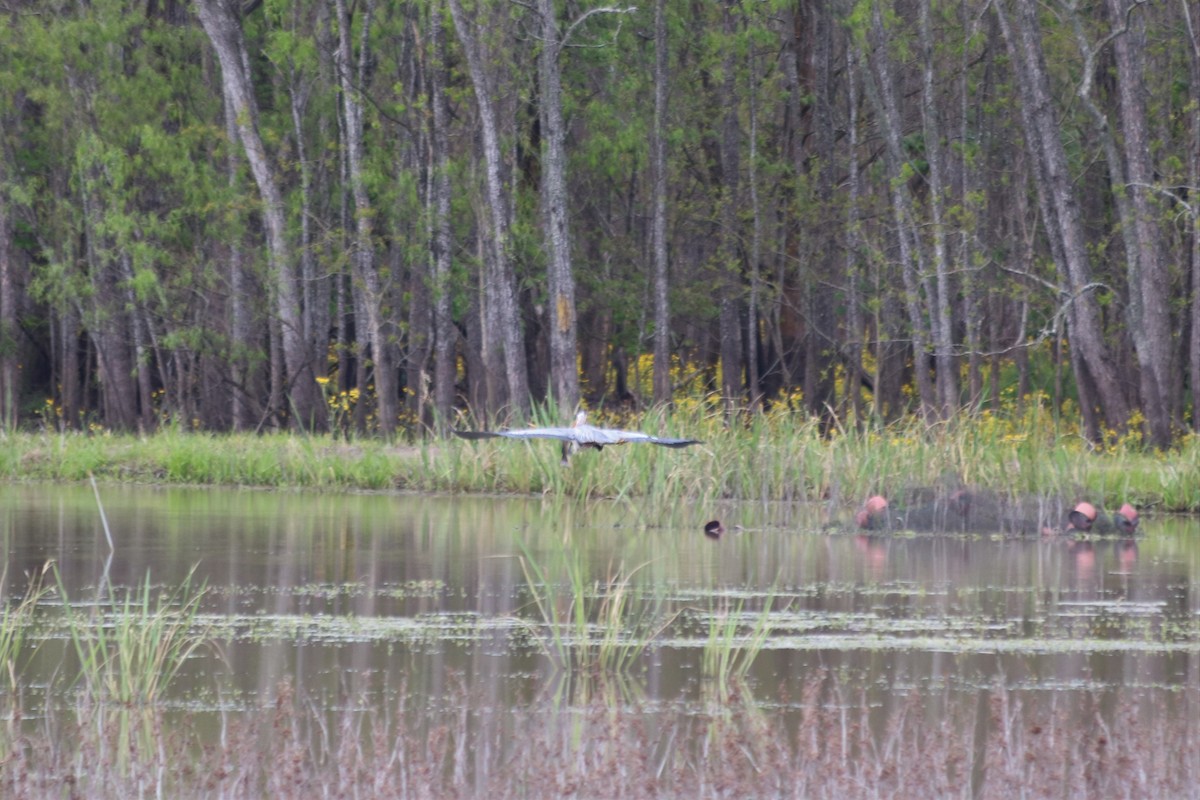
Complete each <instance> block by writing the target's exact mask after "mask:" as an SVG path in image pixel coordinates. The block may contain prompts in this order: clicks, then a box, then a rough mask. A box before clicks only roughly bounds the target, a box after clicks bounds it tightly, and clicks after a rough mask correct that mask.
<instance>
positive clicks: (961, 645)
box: [0, 485, 1200, 716]
mask: <svg viewBox="0 0 1200 800" xmlns="http://www.w3.org/2000/svg"><path fill="white" fill-rule="evenodd" d="M100 496H101V498H102V500H103V506H104V511H105V512H106V516H107V520H108V524H109V526H110V529H111V531H112V535H113V538H114V540H115V552H114V553H113V554H112V557H111V560H109V548H108V544H107V541H106V537H105V534H104V528H103V524H102V522H101V518H100V514H99V513H98V510H97V503H96V498H95V497H94V495H93V493H92V489H91V487H88V486H83V487H79V486H59V485H54V486H48V485H16V486H0V551H2V552H3V553H4V557H5V561H6V564H7V569H6V571H5V573H4V587H3V588H4V593H5V595H6V597H8V598H15V597H19V596H20V594H21V592H22V591H23V589H24V579H23V577H22V576H23V575H24V574H25V573H32V572H34V571H36V570H38V569H39V568H40V567H41V566H42V565H43V564H44V563H45V562H47V561H48V560H53V561H55V562H56V563H57V565H58V567H59V569H60V570H61V574H62V576H63V581H64V585H65V588H66V590H67V592H68V594H69V595H70V596H71V598H72V600H86V599H88V598H90V597H92V596H94V594H95V592H96V590H97V587H98V586H99V585H100V583H101V580H102V576H103V574H104V570H105V569H106V565H107V569H108V575H109V579H110V580H111V582H112V583H113V584H114V585H116V586H128V587H136V586H138V585H140V584H141V582H142V581H144V580H145V578H146V575H147V574H149V575H150V576H151V580H152V581H153V582H154V583H155V584H160V585H163V586H166V587H170V586H173V585H177V584H178V583H179V582H181V581H183V580H184V579H185V578H186V577H187V576H188V574H189V573H190V572H192V571H193V570H194V578H193V580H194V581H202V582H203V583H204V584H205V585H206V586H207V593H206V595H205V601H204V611H205V615H206V619H207V620H209V621H212V622H213V623H214V624H216V625H217V626H218V629H219V630H220V631H221V648H220V654H215V653H213V654H203V655H200V656H197V657H195V658H193V660H192V661H191V662H190V663H189V665H188V667H187V670H186V672H185V674H184V676H183V678H182V680H180V681H177V682H176V683H175V684H174V685H173V689H172V698H171V702H172V703H174V704H176V707H178V708H181V709H187V710H189V711H192V712H199V713H201V714H203V713H208V712H210V711H212V712H218V711H219V712H221V713H223V714H228V713H238V712H239V711H252V710H254V709H256V708H258V707H260V703H261V702H262V698H264V697H269V696H271V695H272V694H273V693H274V692H275V691H276V690H277V687H278V686H279V685H280V684H281V682H283V681H288V682H290V683H291V684H292V685H294V686H295V687H298V688H299V689H300V690H302V691H303V692H304V694H305V696H306V697H307V698H309V701H310V702H312V703H314V704H316V705H318V706H321V707H324V708H328V709H336V708H337V707H338V705H339V704H341V703H348V702H361V701H362V698H363V697H367V698H379V699H380V700H386V699H387V698H388V697H390V696H394V695H396V694H397V693H399V692H401V691H402V689H403V691H404V693H405V694H406V696H412V697H416V698H418V699H419V701H420V702H423V703H426V704H428V705H429V706H436V705H438V704H441V703H448V702H452V698H454V697H463V696H468V697H472V698H485V699H486V703H487V704H488V706H489V707H490V708H492V709H504V708H512V709H517V708H521V707H523V706H525V705H528V704H530V703H534V702H538V701H542V700H545V699H546V697H547V695H548V694H551V693H553V692H555V691H558V689H557V688H556V687H558V686H559V681H558V679H557V676H558V671H556V669H555V667H554V664H553V663H552V660H551V659H550V658H548V657H547V656H546V655H545V653H544V652H543V651H542V650H541V649H539V648H538V647H537V646H536V643H535V642H534V639H535V637H536V636H537V635H539V634H538V631H539V630H540V631H541V632H542V634H544V633H545V631H544V628H539V627H538V626H539V624H540V623H541V622H542V617H541V616H539V613H538V610H537V607H536V606H535V604H534V603H533V602H532V595H531V593H530V591H529V586H528V578H527V575H528V572H527V570H526V569H523V566H522V558H527V559H532V560H533V561H534V562H537V564H538V565H539V566H540V567H541V568H542V569H544V571H545V573H546V576H547V580H548V582H549V583H550V584H551V590H552V591H554V592H555V593H557V594H558V595H559V602H560V603H561V604H563V606H564V607H565V605H566V604H567V603H568V602H569V597H570V589H569V586H568V581H567V577H566V570H565V568H564V567H563V566H562V565H563V564H564V562H565V560H566V556H565V555H564V554H565V553H570V554H572V555H571V557H573V558H577V559H578V563H581V564H583V565H584V568H585V571H586V572H587V574H588V575H589V576H590V578H591V580H592V581H598V582H600V585H601V586H603V585H604V582H605V581H606V579H607V578H609V577H611V576H612V575H614V574H616V573H617V571H618V570H620V571H621V572H620V574H622V575H625V576H627V577H628V581H629V589H630V593H631V597H632V601H631V605H630V607H629V609H630V613H631V614H636V615H641V616H640V618H642V619H652V620H661V621H664V624H662V625H658V624H652V625H651V626H650V627H651V628H653V629H654V633H653V636H654V638H653V641H652V642H651V645H650V646H649V647H648V648H647V649H646V650H645V652H643V653H642V654H641V655H639V657H638V659H637V662H636V663H635V665H634V667H633V668H632V669H631V670H630V671H629V676H628V683H629V684H630V685H631V686H632V687H633V689H632V691H633V693H635V694H636V695H637V696H638V698H639V701H640V702H643V703H646V704H648V705H650V706H653V705H655V704H661V705H663V706H670V707H672V708H675V709H678V708H688V707H691V706H693V705H696V706H697V707H698V704H699V698H701V697H702V696H703V695H704V684H705V681H704V680H702V679H701V667H700V662H701V654H702V651H703V647H704V643H705V641H706V640H707V639H708V636H709V632H710V630H711V629H710V627H709V624H710V622H711V620H713V619H719V618H720V615H721V614H723V613H732V614H741V615H742V616H744V617H745V618H746V627H747V628H748V627H750V626H753V625H754V624H755V623H756V621H758V620H760V619H762V615H763V613H764V609H769V610H770V611H769V613H768V614H767V617H766V618H767V620H768V622H769V630H770V635H769V638H768V639H767V641H766V643H765V646H764V648H763V650H762V651H761V653H759V655H758V656H757V658H756V659H755V661H754V663H753V668H752V669H751V670H750V673H749V676H748V677H749V682H748V685H749V687H750V689H751V691H752V692H753V694H754V698H755V700H756V701H757V702H758V703H760V704H761V705H762V706H763V708H765V709H767V710H768V712H770V713H778V714H781V715H785V716H786V714H787V713H788V712H789V708H790V707H791V706H792V704H793V703H796V702H799V700H798V698H800V697H801V695H802V694H803V693H804V685H805V680H806V678H807V676H811V675H813V674H815V673H817V672H818V671H820V670H822V669H823V670H827V671H828V674H831V675H834V676H836V679H837V681H838V682H839V685H840V686H841V687H843V688H846V689H849V690H851V691H853V692H856V693H859V694H860V695H862V696H864V697H868V698H870V702H871V703H872V704H874V705H875V706H876V707H878V708H881V709H883V710H884V712H885V713H886V709H887V708H888V707H889V706H890V704H892V703H894V702H896V701H897V700H898V699H899V698H902V697H905V696H910V695H911V693H912V692H913V691H914V690H916V691H918V692H929V693H930V694H931V695H932V694H934V693H938V694H940V696H946V694H947V693H949V695H951V696H953V695H955V694H958V693H961V694H962V695H963V696H970V695H971V694H972V693H975V692H977V691H979V690H980V689H982V688H987V687H993V686H996V685H1003V686H1005V687H1007V688H1008V689H1011V690H1013V691H1017V692H1021V693H1023V695H1024V696H1025V697H1026V698H1027V702H1029V703H1034V704H1036V703H1038V702H1042V701H1043V700H1049V699H1050V698H1054V699H1057V698H1061V697H1062V696H1064V695H1068V696H1069V695H1070V694H1071V693H1072V692H1077V691H1081V690H1095V689H1098V690H1100V691H1102V692H1105V693H1109V694H1111V695H1112V696H1113V697H1114V698H1117V699H1122V698H1124V699H1136V698H1138V697H1141V696H1146V695H1150V694H1155V693H1158V694H1163V693H1166V694H1167V695H1168V696H1169V695H1170V694H1172V693H1178V692H1180V690H1188V691H1186V692H1185V693H1187V694H1190V693H1192V692H1193V691H1194V690H1196V689H1197V688H1198V687H1200V591H1198V589H1200V545H1198V542H1200V535H1198V534H1200V523H1198V522H1197V521H1196V520H1194V519H1183V518H1155V517H1154V516H1148V517H1144V518H1143V524H1142V535H1141V536H1139V537H1138V539H1136V540H1120V539H1097V540H1094V541H1089V542H1069V541H1067V540H1064V539H1059V538H1055V539H1042V538H1027V539H1016V538H1002V537H998V536H997V537H988V536H934V535H925V536H904V535H889V536H879V537H864V536H861V535H857V533H856V532H855V531H852V530H850V529H848V528H847V527H845V526H841V525H836V524H832V525H831V522H836V520H837V518H838V517H839V516H840V517H842V518H848V517H849V514H848V513H847V512H846V510H844V509H843V510H840V511H839V512H836V513H833V514H832V519H831V512H830V510H829V509H826V508H824V507H815V506H813V507H802V506H787V507H781V506H758V505H754V506H732V505H727V506H725V507H723V508H721V509H699V508H692V507H688V506H686V505H685V506H682V507H679V508H677V509H674V510H671V511H667V512H664V513H663V514H662V516H661V517H656V516H655V515H653V514H650V513H647V512H646V511H645V510H644V509H643V508H640V507H638V506H637V505H632V504H628V503H622V502H592V503H588V504H563V503H559V502H554V501H549V500H541V499H512V498H496V497H460V496H436V497H425V496H415V495H413V496H410V495H392V494H388V495H333V494H303V493H290V492H259V491H229V490H212V489H158V488H145V487H125V486H101V487H100ZM717 512H719V513H720V515H721V516H722V517H723V518H726V519H731V520H737V521H738V522H740V523H741V524H742V525H743V526H744V527H745V528H746V530H745V531H744V532H742V533H740V534H727V535H726V536H725V537H724V538H722V539H721V540H719V541H712V540H709V539H706V538H705V537H704V536H703V535H702V533H701V526H702V525H703V523H704V521H705V520H706V519H707V518H708V517H710V516H713V515H715V514H716V513H717ZM597 591H598V590H597ZM668 621H669V622H668ZM50 639H51V640H50V641H48V642H46V644H47V646H46V647H43V648H40V649H39V651H38V655H37V657H36V659H37V660H36V661H35V664H36V667H35V670H40V671H43V672H44V674H45V675H46V676H49V675H52V674H53V673H54V671H55V670H60V669H62V661H63V659H64V658H65V659H68V660H69V657H70V656H69V653H67V652H66V650H65V647H63V646H60V647H58V648H57V649H56V647H55V646H54V645H55V642H54V641H53V637H52V636H51V637H50ZM60 645H61V643H60ZM347 698H357V699H356V700H353V701H351V700H348V699H347ZM47 700H48V702H51V703H53V702H56V700H55V698H47ZM567 702H569V701H567Z"/></svg>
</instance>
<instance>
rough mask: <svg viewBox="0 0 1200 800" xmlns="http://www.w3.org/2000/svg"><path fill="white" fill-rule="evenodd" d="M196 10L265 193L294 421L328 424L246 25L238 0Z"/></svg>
mask: <svg viewBox="0 0 1200 800" xmlns="http://www.w3.org/2000/svg"><path fill="white" fill-rule="evenodd" d="M196 11H197V13H198V15H199V17H200V23H201V25H203V26H204V31H205V33H206V34H208V38H209V40H210V41H211V42H212V44H213V49H214V50H216V52H217V58H218V60H219V61H220V62H221V76H222V81H223V83H224V86H225V90H226V91H227V92H228V93H229V97H230V99H231V100H232V102H233V109H234V117H235V119H236V120H237V127H238V135H239V137H240V138H241V141H242V147H243V149H244V150H245V153H246V160H247V161H248V162H249V164H250V171H251V173H252V174H253V175H254V181H255V183H256V184H257V185H258V191H259V194H260V195H261V197H262V204H263V208H262V213H263V221H264V223H265V225H266V233H267V252H268V256H269V259H270V267H271V274H272V277H273V279H274V287H273V288H274V295H275V296H274V300H275V303H276V311H277V313H278V317H279V319H278V324H279V326H280V348H281V350H282V356H283V364H284V368H285V369H286V375H285V376H283V377H284V384H285V387H286V389H285V391H286V393H287V396H288V397H289V398H290V406H291V407H290V409H289V410H290V411H291V412H292V417H291V419H292V424H293V426H296V427H305V428H320V427H322V426H323V425H324V421H325V414H324V408H323V403H322V402H321V399H320V394H319V392H318V389H317V382H316V374H315V372H314V371H313V367H312V354H311V353H310V352H308V347H307V343H306V342H305V340H304V323H303V319H302V317H301V308H300V287H299V284H298V282H297V277H296V268H295V265H294V264H293V263H292V256H291V252H290V248H289V247H288V243H287V231H286V227H285V224H284V204H283V195H282V193H281V191H280V189H279V184H278V181H277V180H276V177H275V171H274V168H273V167H272V165H271V161H270V159H268V158H267V152H266V148H265V147H264V145H263V141H262V137H261V136H260V135H259V132H258V103H257V101H256V100H255V98H254V91H253V87H252V82H251V79H250V74H249V71H248V67H247V65H248V64H249V62H250V58H249V54H248V53H247V51H246V43H245V40H244V39H243V38H242V29H241V26H240V24H239V22H238V19H237V15H236V12H235V9H234V6H233V0H197V2H196ZM283 388H284V387H281V389H283Z"/></svg>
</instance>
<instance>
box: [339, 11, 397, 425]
mask: <svg viewBox="0 0 1200 800" xmlns="http://www.w3.org/2000/svg"><path fill="white" fill-rule="evenodd" d="M336 8H337V17H338V23H337V24H338V50H337V55H336V56H335V58H334V63H335V64H336V66H337V71H338V82H339V86H340V89H341V96H342V117H343V119H344V121H345V124H344V128H343V130H344V131H345V135H346V161H347V168H348V170H349V173H350V191H351V193H352V195H353V197H354V231H355V237H354V248H353V256H352V259H351V261H352V263H353V264H354V276H355V278H356V282H355V283H356V288H357V289H358V290H359V292H360V293H361V297H362V304H363V310H364V311H365V312H366V323H367V325H366V334H367V336H366V338H367V341H368V342H370V345H371V363H372V365H373V366H374V374H375V400H376V408H375V410H376V417H377V422H378V424H379V433H380V434H382V435H383V436H384V437H385V438H390V437H391V435H392V434H393V433H394V432H395V430H396V420H397V418H398V413H397V395H396V369H395V365H394V364H393V363H392V359H391V352H390V350H389V348H388V326H387V322H386V320H385V318H384V313H385V312H384V306H385V302H386V301H385V298H384V294H385V287H384V285H383V282H382V281H381V280H380V277H379V271H378V269H377V268H376V264H375V243H374V239H373V236H372V229H371V220H372V218H373V217H374V215H375V211H374V209H373V207H372V205H371V199H370V197H369V196H368V194H367V186H366V179H365V176H364V175H363V107H362V103H361V102H360V100H359V90H358V89H357V88H356V87H355V83H356V82H357V83H358V84H359V85H361V84H362V81H363V73H364V72H365V69H366V63H367V60H368V58H369V52H368V47H367V42H368V39H369V32H370V28H371V14H372V12H373V11H374V3H373V2H371V1H370V0H368V2H367V3H366V4H365V5H364V6H363V10H362V13H363V21H362V34H361V35H362V38H361V40H360V42H359V47H360V50H359V53H358V62H357V64H356V63H355V59H354V50H353V47H352V45H351V43H350V42H351V39H350V31H351V19H350V14H349V12H348V10H347V6H346V0H337V4H336Z"/></svg>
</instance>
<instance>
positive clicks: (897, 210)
mask: <svg viewBox="0 0 1200 800" xmlns="http://www.w3.org/2000/svg"><path fill="white" fill-rule="evenodd" d="M871 32H872V36H873V38H874V41H873V47H872V52H873V54H874V59H873V61H874V74H875V78H876V92H875V95H876V97H875V100H876V106H877V108H878V110H879V114H880V117H881V118H882V125H883V129H884V137H885V140H886V148H885V152H886V155H887V165H888V172H889V174H890V175H891V176H892V180H891V181H890V183H891V194H892V213H893V215H894V216H895V220H896V237H897V240H898V243H899V246H900V272H901V276H902V278H903V282H904V306H905V310H906V311H907V313H908V324H909V327H910V329H911V336H912V351H913V356H912V358H913V371H914V376H915V380H916V382H917V395H918V397H920V400H921V413H922V415H924V416H926V417H933V416H937V409H938V403H937V399H936V398H937V395H936V393H935V391H934V386H933V380H932V376H931V375H930V374H929V363H928V360H927V358H926V356H927V354H928V349H929V348H928V345H927V342H928V341H929V338H930V335H929V330H928V327H927V325H926V322H925V315H924V314H923V312H922V303H921V284H920V280H919V277H918V273H917V267H918V262H919V261H923V259H922V258H921V256H920V241H919V237H918V236H917V233H916V230H915V224H916V222H915V212H914V210H913V204H912V198H911V197H910V196H909V194H908V191H907V189H906V188H905V186H904V182H903V181H900V180H896V178H897V177H898V176H900V175H901V174H903V164H904V161H905V158H904V149H903V146H902V144H901V136H900V110H899V107H898V105H897V101H896V91H895V88H894V86H893V80H894V76H893V74H892V66H891V59H890V58H889V56H888V54H887V46H888V38H887V36H886V35H885V33H884V30H883V20H882V17H881V16H880V11H879V6H878V5H872V15H871Z"/></svg>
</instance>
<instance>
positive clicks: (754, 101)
mask: <svg viewBox="0 0 1200 800" xmlns="http://www.w3.org/2000/svg"><path fill="white" fill-rule="evenodd" d="M749 61H750V63H749V73H750V76H749V88H748V100H749V115H750V152H749V157H748V159H747V160H748V161H749V165H748V169H747V180H748V183H749V189H750V214H751V217H752V220H751V226H752V227H751V232H750V297H749V299H748V301H747V303H746V388H747V390H748V392H749V401H748V404H749V407H750V410H751V411H755V410H757V409H758V408H759V405H760V404H761V403H762V387H761V386H760V385H759V375H758V342H759V330H758V298H759V294H760V292H761V286H760V282H761V281H760V277H759V259H761V258H762V208H761V206H760V204H759V197H758V65H757V63H756V61H755V53H754V49H753V47H751V48H750V52H749Z"/></svg>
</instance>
